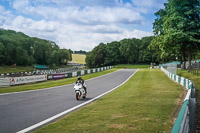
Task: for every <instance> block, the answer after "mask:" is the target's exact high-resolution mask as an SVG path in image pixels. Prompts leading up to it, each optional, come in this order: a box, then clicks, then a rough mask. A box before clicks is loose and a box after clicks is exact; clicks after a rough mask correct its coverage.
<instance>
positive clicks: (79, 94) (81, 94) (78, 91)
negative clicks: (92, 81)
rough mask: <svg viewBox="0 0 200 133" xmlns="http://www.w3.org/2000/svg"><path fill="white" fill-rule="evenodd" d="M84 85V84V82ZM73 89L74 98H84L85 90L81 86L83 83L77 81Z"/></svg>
mask: <svg viewBox="0 0 200 133" xmlns="http://www.w3.org/2000/svg"><path fill="white" fill-rule="evenodd" d="M84 86H85V87H86V85H85V84H84ZM74 91H75V93H76V99H77V100H80V99H81V98H86V92H85V90H84V88H83V85H82V84H81V83H77V84H75V85H74Z"/></svg>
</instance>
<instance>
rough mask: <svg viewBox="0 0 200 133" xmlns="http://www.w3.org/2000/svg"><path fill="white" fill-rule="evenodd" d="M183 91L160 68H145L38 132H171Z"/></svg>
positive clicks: (37, 132) (36, 132)
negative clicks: (105, 93)
mask: <svg viewBox="0 0 200 133" xmlns="http://www.w3.org/2000/svg"><path fill="white" fill-rule="evenodd" d="M182 94H183V88H182V87H181V86H180V85H177V84H175V83H174V82H173V81H171V80H170V79H169V78H168V77H167V76H166V75H164V74H163V73H162V72H161V71H160V70H157V69H141V70H139V71H138V72H137V73H136V74H135V75H134V76H133V77H132V78H131V79H130V80H129V81H128V82H127V83H125V84H124V85H123V86H121V87H119V88H118V89H116V90H114V91H113V92H112V93H109V94H108V95H106V96H104V97H102V98H100V99H99V100H97V101H95V102H93V103H92V104H89V105H87V106H85V107H83V108H81V109H79V110H77V111H75V112H72V113H70V114H68V115H67V116H65V117H64V118H62V119H60V120H57V121H55V122H54V123H52V124H49V125H47V126H45V127H43V128H41V129H39V130H37V131H35V133H44V132H48V133H54V132H56V133H65V132H66V133H67V132H73V133H76V132H83V133H93V132H95V133H104V132H109V133H127V132H145V133H146V132H149V133H152V132H170V130H171V126H172V123H173V116H174V112H175V108H176V107H177V104H180V99H181V96H182ZM177 101H179V102H177ZM175 117H176V116H175Z"/></svg>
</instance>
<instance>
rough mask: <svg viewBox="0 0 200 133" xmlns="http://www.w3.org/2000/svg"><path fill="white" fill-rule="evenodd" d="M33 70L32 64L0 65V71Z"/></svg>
mask: <svg viewBox="0 0 200 133" xmlns="http://www.w3.org/2000/svg"><path fill="white" fill-rule="evenodd" d="M33 70H34V68H33V67H32V66H26V67H23V66H0V73H15V72H30V71H33Z"/></svg>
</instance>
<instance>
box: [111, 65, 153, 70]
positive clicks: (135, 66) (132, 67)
mask: <svg viewBox="0 0 200 133" xmlns="http://www.w3.org/2000/svg"><path fill="white" fill-rule="evenodd" d="M114 67H115V68H128V69H136V68H149V67H150V65H130V64H119V65H116V66H114Z"/></svg>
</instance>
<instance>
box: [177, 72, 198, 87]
mask: <svg viewBox="0 0 200 133" xmlns="http://www.w3.org/2000/svg"><path fill="white" fill-rule="evenodd" d="M178 75H180V76H182V77H185V78H187V79H190V80H192V81H193V82H194V85H195V88H196V89H197V91H200V76H195V75H193V74H192V73H189V72H188V70H181V69H179V70H178Z"/></svg>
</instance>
